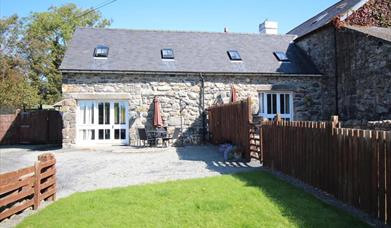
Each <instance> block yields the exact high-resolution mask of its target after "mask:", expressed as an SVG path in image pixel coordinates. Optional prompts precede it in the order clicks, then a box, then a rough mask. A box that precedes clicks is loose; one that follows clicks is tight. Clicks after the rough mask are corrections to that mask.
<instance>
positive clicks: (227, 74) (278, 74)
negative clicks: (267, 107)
mask: <svg viewBox="0 0 391 228" xmlns="http://www.w3.org/2000/svg"><path fill="white" fill-rule="evenodd" d="M60 72H61V73H89V74H94V73H96V74H103V73H104V74H134V75H136V74H147V75H148V74H149V75H167V74H171V75H183V76H188V75H193V76H199V75H200V73H201V74H203V75H204V76H248V77H254V76H263V77H323V76H325V75H323V74H320V73H312V74H304V73H303V74H298V73H259V72H245V73H242V72H174V71H173V72H170V71H125V70H124V71H122V70H74V69H69V70H60Z"/></svg>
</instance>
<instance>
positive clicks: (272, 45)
mask: <svg viewBox="0 0 391 228" xmlns="http://www.w3.org/2000/svg"><path fill="white" fill-rule="evenodd" d="M294 38H295V36H292V35H268V34H238V33H210V32H173V31H143V30H122V29H91V28H84V29H77V30H76V32H75V34H74V36H73V39H72V42H71V44H70V46H69V47H68V50H67V52H66V54H65V58H64V60H63V62H62V65H61V71H62V75H63V86H62V91H63V97H64V100H63V102H62V104H63V106H62V111H63V118H64V130H63V138H64V139H63V145H64V146H69V145H72V144H91V143H110V144H115V143H122V144H128V143H134V140H135V139H136V129H137V128H144V127H146V128H147V129H148V128H151V127H152V126H151V125H152V112H153V106H152V104H153V98H154V97H155V96H157V97H158V99H159V101H160V104H161V112H162V116H163V121H164V124H165V125H166V126H167V127H168V130H169V131H170V130H171V131H172V130H173V129H174V128H175V127H178V128H183V129H184V130H183V137H184V138H185V142H186V141H187V142H190V141H191V142H193V143H197V142H199V141H200V139H201V137H202V134H203V132H205V131H204V129H203V128H205V124H204V123H205V122H206V120H205V117H204V116H203V115H202V114H203V112H204V110H205V109H206V108H208V107H209V106H211V105H213V104H216V103H221V102H224V103H227V102H228V101H229V98H230V95H231V94H230V88H231V86H235V87H236V90H237V91H238V97H239V99H245V98H246V97H247V96H251V98H252V100H253V113H254V114H255V115H261V116H264V117H267V118H273V116H274V115H275V114H276V113H277V112H278V113H282V114H283V117H284V118H286V119H296V120H318V119H320V118H321V116H322V110H323V109H324V107H323V104H322V100H321V94H322V87H321V85H322V80H323V76H322V75H321V74H319V73H318V71H317V69H316V68H315V67H314V65H313V63H312V62H311V60H310V59H308V58H307V56H306V55H305V54H303V53H302V51H301V50H300V49H299V48H298V47H297V46H296V45H295V44H294V43H293V42H292V41H293V39H294ZM97 53H98V55H97Z"/></svg>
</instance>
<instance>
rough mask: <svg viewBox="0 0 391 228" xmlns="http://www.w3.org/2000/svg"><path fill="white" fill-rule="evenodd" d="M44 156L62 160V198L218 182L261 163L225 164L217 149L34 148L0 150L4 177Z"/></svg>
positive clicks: (12, 221) (59, 181) (59, 192)
mask: <svg viewBox="0 0 391 228" xmlns="http://www.w3.org/2000/svg"><path fill="white" fill-rule="evenodd" d="M44 152H53V153H54V154H55V156H56V159H57V164H56V167H57V197H58V198H62V197H66V196H69V195H70V194H72V193H75V192H83V191H90V190H95V189H100V188H112V187H120V186H128V185H135V184H144V183H152V182H163V181H168V180H177V179H188V178H198V177H206V176H215V175H221V174H228V173H234V172H241V171H250V170H254V169H259V167H260V165H259V162H258V161H252V162H250V163H243V162H224V161H223V158H222V154H220V153H219V152H218V150H217V147H215V146H211V145H206V146H186V147H169V148H132V147H123V146H114V147H96V148H88V149H57V150H55V149H53V150H50V149H48V150H47V151H43V150H42V148H38V150H37V148H34V147H32V148H26V147H21V148H5V147H0V172H1V173H2V172H7V171H12V170H16V169H19V168H23V167H25V166H30V165H32V164H34V161H36V159H37V156H38V155H39V154H41V153H44ZM24 214H30V213H22V214H21V215H18V216H14V217H13V218H12V219H9V220H8V221H5V222H3V223H2V224H0V226H3V225H4V226H10V224H11V226H12V225H14V224H16V223H17V222H19V221H20V220H21V219H22V217H24V216H25V215H24ZM19 217H20V218H19Z"/></svg>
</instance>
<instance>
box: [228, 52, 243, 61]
mask: <svg viewBox="0 0 391 228" xmlns="http://www.w3.org/2000/svg"><path fill="white" fill-rule="evenodd" d="M231 53H236V54H237V56H238V57H239V58H234V55H231ZM227 54H228V57H229V59H230V60H231V61H242V56H240V53H239V51H238V50H228V51H227Z"/></svg>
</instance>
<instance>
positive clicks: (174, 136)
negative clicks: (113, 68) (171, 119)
mask: <svg viewBox="0 0 391 228" xmlns="http://www.w3.org/2000/svg"><path fill="white" fill-rule="evenodd" d="M180 133H181V129H180V128H175V129H174V134H173V135H172V138H173V139H177V138H178V137H179V134H180Z"/></svg>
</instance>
